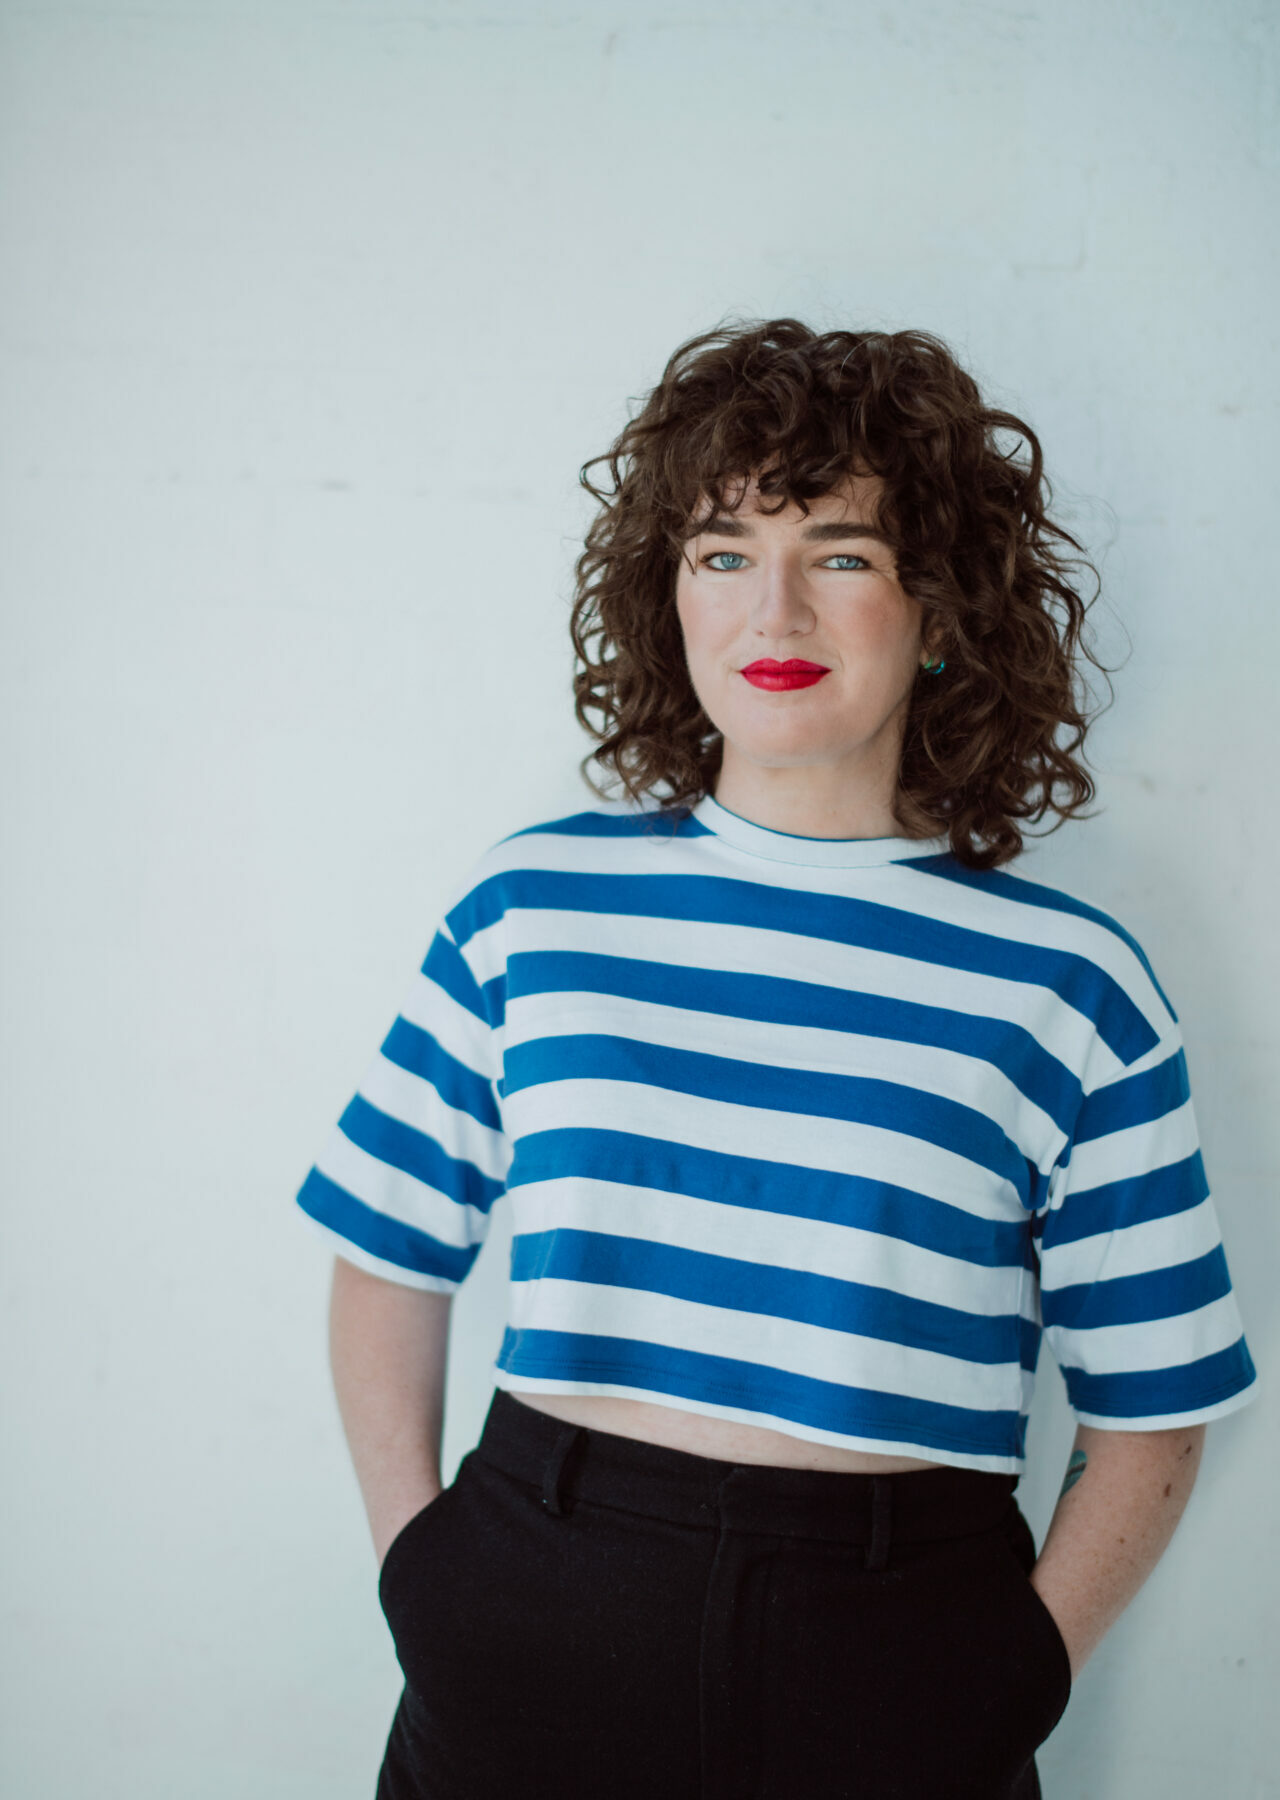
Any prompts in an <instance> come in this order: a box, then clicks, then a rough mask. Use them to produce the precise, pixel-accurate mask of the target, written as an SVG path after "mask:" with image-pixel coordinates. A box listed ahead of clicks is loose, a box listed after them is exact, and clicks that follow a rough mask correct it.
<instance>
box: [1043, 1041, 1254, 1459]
mask: <svg viewBox="0 0 1280 1800" xmlns="http://www.w3.org/2000/svg"><path fill="white" fill-rule="evenodd" d="M1140 1061H1141V1065H1142V1066H1141V1067H1140V1068H1138V1069H1135V1068H1133V1067H1130V1068H1126V1069H1123V1070H1121V1071H1120V1072H1119V1074H1118V1075H1113V1076H1112V1077H1111V1078H1110V1079H1109V1080H1106V1081H1105V1082H1103V1083H1102V1084H1101V1085H1100V1086H1098V1087H1095V1088H1094V1089H1093V1090H1092V1091H1091V1092H1089V1093H1088V1094H1086V1096H1085V1098H1084V1099H1083V1101H1082V1103H1081V1106H1080V1110H1079V1113H1078V1115H1077V1117H1076V1121H1075V1125H1074V1129H1073V1131H1072V1135H1071V1137H1070V1139H1069V1141H1068V1143H1067V1146H1066V1147H1065V1149H1064V1151H1063V1152H1062V1155H1061V1156H1060V1157H1059V1159H1058V1164H1057V1166H1056V1167H1055V1169H1054V1173H1053V1176H1052V1178H1051V1180H1050V1183H1049V1195H1048V1200H1047V1202H1046V1205H1045V1207H1044V1209H1043V1211H1042V1213H1041V1214H1040V1215H1038V1216H1037V1218H1036V1220H1035V1223H1034V1227H1033V1229H1035V1230H1036V1232H1037V1234H1038V1235H1039V1238H1040V1271H1039V1274H1040V1303H1041V1317H1042V1321H1043V1326H1044V1331H1045V1335H1046V1336H1047V1337H1048V1339H1049V1342H1050V1346H1051V1348H1052V1350H1053V1353H1054V1356H1055V1357H1056V1359H1057V1362H1058V1366H1059V1367H1060V1369H1061V1370H1062V1375H1063V1379H1064V1380H1065V1382H1066V1387H1067V1396H1068V1399H1069V1400H1070V1402H1071V1406H1072V1408H1073V1410H1074V1411H1075V1413H1076V1416H1077V1417H1078V1418H1079V1419H1080V1421H1081V1422H1082V1423H1084V1424H1086V1425H1096V1426H1101V1427H1103V1428H1104V1429H1105V1428H1110V1429H1112V1430H1116V1431H1143V1430H1146V1431H1160V1430H1169V1429H1171V1428H1173V1427H1174V1426H1179V1425H1194V1424H1200V1423H1202V1422H1204V1421H1205V1420H1209V1419H1216V1418H1220V1417H1221V1416H1222V1415H1223V1414H1224V1413H1229V1412H1234V1411H1235V1410H1236V1408H1237V1407H1241V1406H1244V1405H1245V1404H1246V1403H1247V1402H1248V1401H1249V1400H1251V1399H1253V1398H1254V1395H1255V1392H1256V1384H1257V1372H1256V1370H1255V1368H1254V1365H1253V1359H1252V1358H1251V1356H1250V1354H1249V1349H1248V1346H1247V1344H1246V1343H1245V1338H1244V1327H1243V1323H1242V1320H1241V1316H1240V1311H1239V1308H1238V1306H1237V1303H1236V1296H1235V1293H1234V1291H1233V1289H1232V1286H1231V1277H1230V1275H1229V1273H1228V1270H1227V1261H1226V1252H1225V1249H1224V1246H1223V1242H1222V1234H1221V1230H1220V1227H1219V1221H1218V1216H1217V1211H1216V1208H1215V1206H1214V1203H1213V1197H1212V1195H1211V1193H1210V1191H1209V1182H1208V1178H1207V1175H1206V1172H1205V1167H1204V1161H1203V1158H1202V1156H1201V1151H1200V1142H1199V1133H1198V1130H1197V1127H1196V1118H1195V1108H1194V1105H1193V1102H1192V1097H1191V1091H1190V1085H1189V1082H1188V1076H1187V1064H1186V1056H1185V1053H1184V1048H1183V1043H1182V1037H1181V1032H1180V1030H1179V1028H1178V1026H1177V1024H1176V1021H1175V1022H1171V1023H1170V1024H1169V1025H1168V1026H1167V1027H1166V1029H1165V1031H1164V1032H1163V1033H1162V1034H1161V1037H1160V1041H1159V1043H1158V1044H1157V1045H1156V1046H1155V1048H1154V1049H1152V1050H1151V1051H1150V1052H1148V1053H1147V1054H1146V1055H1144V1056H1143V1057H1142V1058H1141V1059H1140Z"/></svg>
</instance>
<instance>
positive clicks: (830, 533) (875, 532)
mask: <svg viewBox="0 0 1280 1800" xmlns="http://www.w3.org/2000/svg"><path fill="white" fill-rule="evenodd" d="M694 535H695V536H696V537H734V538H746V537H754V536H755V532H754V531H753V530H752V529H751V527H750V525H746V524H744V523H743V521H742V520H741V519H734V518H731V517H730V516H729V515H728V514H727V513H717V514H716V515H715V517H714V518H711V519H708V520H707V522H706V524H705V525H702V526H700V527H699V528H698V530H697V531H696V532H695V533H694ZM800 536H801V537H802V538H804V539H805V540H806V541H807V542H808V543H811V544H832V543H835V542H837V541H838V540H839V539H841V538H878V539H879V541H880V542H881V543H882V544H888V545H890V546H892V544H893V539H892V538H891V537H890V536H889V533H888V532H887V531H880V530H879V529H878V528H877V527H876V526H874V525H866V524H864V523H862V521H861V520H857V519H854V520H849V521H837V522H832V523H829V524H825V525H806V526H805V528H804V530H803V531H802V532H801V533H800Z"/></svg>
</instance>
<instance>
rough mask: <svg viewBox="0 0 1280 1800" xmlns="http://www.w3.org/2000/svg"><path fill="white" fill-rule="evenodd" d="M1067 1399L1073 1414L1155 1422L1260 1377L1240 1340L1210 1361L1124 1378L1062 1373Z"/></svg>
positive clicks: (1134, 1372)
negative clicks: (1082, 1413)
mask: <svg viewBox="0 0 1280 1800" xmlns="http://www.w3.org/2000/svg"><path fill="white" fill-rule="evenodd" d="M1062 1373H1063V1377H1064V1379H1065V1381H1066V1384H1067V1398H1068V1399H1069V1400H1070V1402H1071V1405H1072V1407H1073V1408H1074V1409H1075V1411H1076V1412H1086V1413H1097V1414H1098V1415H1099V1416H1100V1417H1101V1418H1104V1419H1146V1418H1159V1416H1160V1414H1161V1413H1184V1412H1195V1411H1196V1410H1197V1409H1198V1408H1200V1407H1202V1406H1216V1405H1217V1403H1218V1402H1219V1401H1220V1400H1229V1399H1230V1398H1231V1396H1232V1395H1233V1394H1239V1393H1243V1391H1244V1389H1245V1388H1247V1387H1249V1386H1251V1385H1252V1384H1253V1382H1255V1381H1256V1380H1257V1378H1258V1371H1257V1370H1256V1369H1255V1368H1254V1366H1253V1358H1252V1357H1251V1356H1250V1354H1249V1347H1248V1345H1247V1344H1246V1343H1245V1341H1244V1338H1243V1337H1238V1338H1237V1339H1236V1341H1235V1343H1234V1344H1229V1345H1228V1346H1227V1348H1226V1349H1225V1350H1215V1351H1214V1353H1213V1354H1212V1356H1202V1357H1199V1358H1198V1359H1197V1360H1196V1361H1195V1362H1188V1363H1179V1364H1178V1365H1177V1366H1176V1367H1175V1368H1172V1369H1131V1370H1129V1371H1128V1372H1127V1373H1123V1374H1106V1375H1086V1374H1085V1372H1084V1370H1083V1369H1071V1368H1068V1369H1063V1371H1062Z"/></svg>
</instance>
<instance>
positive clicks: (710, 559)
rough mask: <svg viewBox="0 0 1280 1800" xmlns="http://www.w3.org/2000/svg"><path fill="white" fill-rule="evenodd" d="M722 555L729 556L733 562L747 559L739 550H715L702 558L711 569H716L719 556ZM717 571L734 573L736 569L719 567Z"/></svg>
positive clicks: (742, 561) (727, 573)
mask: <svg viewBox="0 0 1280 1800" xmlns="http://www.w3.org/2000/svg"><path fill="white" fill-rule="evenodd" d="M722 556H727V557H729V559H730V560H731V561H732V562H734V563H737V564H741V563H744V562H746V560H747V559H746V557H745V556H743V555H742V553H741V551H739V550H713V551H712V552H711V555H710V556H704V557H703V559H702V560H703V562H704V563H705V564H706V565H707V567H708V568H709V569H714V568H716V565H717V562H718V560H719V558H720V557H722ZM717 572H718V573H719V574H721V575H732V574H733V573H734V572H735V571H734V570H733V569H719V570H718V571H717Z"/></svg>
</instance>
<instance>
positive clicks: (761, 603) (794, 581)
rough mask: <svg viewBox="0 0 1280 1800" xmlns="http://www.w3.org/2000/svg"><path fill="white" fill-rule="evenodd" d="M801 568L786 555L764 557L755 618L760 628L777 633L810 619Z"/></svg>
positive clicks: (811, 611) (810, 613) (791, 628)
mask: <svg viewBox="0 0 1280 1800" xmlns="http://www.w3.org/2000/svg"><path fill="white" fill-rule="evenodd" d="M812 615H813V609H812V607H811V606H810V604H809V600H808V598H807V596H806V593H805V588H804V580H803V577H802V575H801V572H800V570H799V569H798V568H797V567H795V565H794V564H793V563H792V562H791V561H790V559H789V558H788V557H786V556H774V557H766V558H765V559H764V560H763V561H762V563H761V566H760V582H759V589H758V592H757V594H756V604H755V622H756V625H757V627H758V628H759V630H760V631H762V632H764V633H765V634H766V635H768V636H777V635H779V634H780V633H782V632H784V631H794V630H795V629H796V627H797V626H798V625H799V626H803V625H805V624H807V623H809V622H811V620H812Z"/></svg>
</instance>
